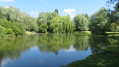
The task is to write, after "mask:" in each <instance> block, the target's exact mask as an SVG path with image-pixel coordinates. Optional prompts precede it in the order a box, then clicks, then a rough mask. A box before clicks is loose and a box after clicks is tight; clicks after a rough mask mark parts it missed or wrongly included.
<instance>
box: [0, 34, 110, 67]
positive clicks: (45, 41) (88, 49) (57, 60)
mask: <svg viewBox="0 0 119 67" xmlns="http://www.w3.org/2000/svg"><path fill="white" fill-rule="evenodd" d="M110 41H112V40H111V39H110V38H107V37H103V36H101V37H100V36H88V35H82V36H81V35H71V34H67V35H66V34H62V35H57V34H48V35H46V34H39V35H34V36H25V37H22V38H12V39H0V67H60V66H64V65H67V64H69V63H71V62H74V61H77V60H81V59H85V58H86V57H88V56H89V55H91V54H95V53H98V52H100V51H101V50H102V49H104V48H106V47H107V46H108V45H110Z"/></svg>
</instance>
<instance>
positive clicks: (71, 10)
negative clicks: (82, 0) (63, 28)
mask: <svg viewBox="0 0 119 67" xmlns="http://www.w3.org/2000/svg"><path fill="white" fill-rule="evenodd" d="M75 11H76V10H75V9H64V12H65V13H67V14H69V15H70V17H71V18H73V17H74V12H75Z"/></svg>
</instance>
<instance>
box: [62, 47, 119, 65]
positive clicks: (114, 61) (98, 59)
mask: <svg viewBox="0 0 119 67" xmlns="http://www.w3.org/2000/svg"><path fill="white" fill-rule="evenodd" d="M63 67H119V45H110V46H109V47H107V48H106V49H105V50H104V52H102V53H98V54H93V55H90V56H89V57H87V58H86V59H84V60H79V61H75V62H73V63H71V64H68V65H67V66H63Z"/></svg>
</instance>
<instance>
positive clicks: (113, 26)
mask: <svg viewBox="0 0 119 67" xmlns="http://www.w3.org/2000/svg"><path fill="white" fill-rule="evenodd" d="M110 30H111V32H119V24H117V23H112V24H111V25H110Z"/></svg>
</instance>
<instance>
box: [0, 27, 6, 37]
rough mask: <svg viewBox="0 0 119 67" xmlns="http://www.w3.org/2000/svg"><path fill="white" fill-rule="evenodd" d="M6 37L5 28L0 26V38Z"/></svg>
mask: <svg viewBox="0 0 119 67" xmlns="http://www.w3.org/2000/svg"><path fill="white" fill-rule="evenodd" d="M5 35H6V28H5V27H3V26H0V36H5Z"/></svg>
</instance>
